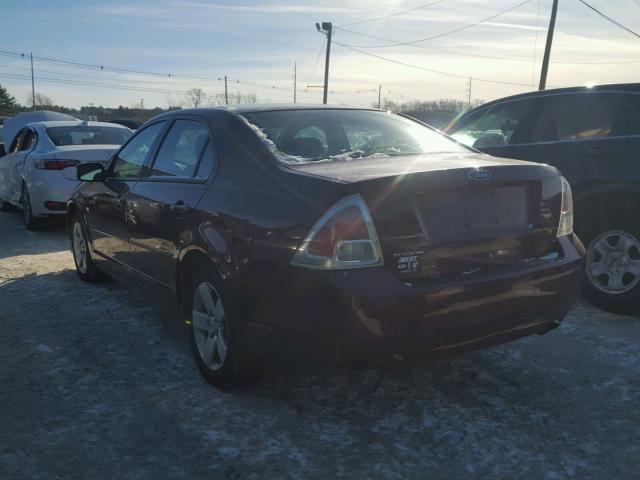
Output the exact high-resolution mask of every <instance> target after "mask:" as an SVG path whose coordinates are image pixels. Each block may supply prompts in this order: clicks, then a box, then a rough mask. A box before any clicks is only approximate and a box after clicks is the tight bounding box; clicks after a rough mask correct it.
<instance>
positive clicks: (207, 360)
mask: <svg viewBox="0 0 640 480" xmlns="http://www.w3.org/2000/svg"><path fill="white" fill-rule="evenodd" d="M191 326H192V328H193V335H194V338H195V342H196V346H197V349H198V354H199V355H200V358H201V359H202V361H203V363H204V364H205V365H206V366H207V368H209V369H211V370H219V369H221V368H222V366H223V365H224V362H225V359H226V358H227V350H228V340H227V331H226V320H225V312H224V306H223V304H222V299H221V298H220V294H219V293H218V291H217V290H216V289H215V288H214V287H213V285H211V284H210V283H209V282H202V283H200V285H198V287H197V288H196V290H195V293H194V296H193V310H192V316H191Z"/></svg>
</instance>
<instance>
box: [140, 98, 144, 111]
mask: <svg viewBox="0 0 640 480" xmlns="http://www.w3.org/2000/svg"><path fill="white" fill-rule="evenodd" d="M140 110H144V98H141V99H140Z"/></svg>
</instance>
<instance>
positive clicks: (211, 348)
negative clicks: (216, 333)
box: [202, 336, 217, 367]
mask: <svg viewBox="0 0 640 480" xmlns="http://www.w3.org/2000/svg"><path fill="white" fill-rule="evenodd" d="M216 345H217V342H216V340H215V337H214V338H211V337H210V336H209V337H207V339H206V340H205V342H204V351H203V352H202V360H204V363H205V364H206V365H207V366H209V367H211V366H213V365H214V364H215V358H214V357H215V351H216Z"/></svg>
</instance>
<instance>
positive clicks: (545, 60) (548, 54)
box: [538, 0, 558, 90]
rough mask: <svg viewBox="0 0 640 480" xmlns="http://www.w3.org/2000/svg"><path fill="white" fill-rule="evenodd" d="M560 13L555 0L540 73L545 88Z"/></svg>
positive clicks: (541, 85) (542, 87)
mask: <svg viewBox="0 0 640 480" xmlns="http://www.w3.org/2000/svg"><path fill="white" fill-rule="evenodd" d="M557 13H558V0H553V6H552V7H551V19H550V20H549V30H548V31H547V45H546V46H545V47H544V58H543V59H542V72H541V73H540V87H539V88H538V90H544V89H545V88H546V86H547V72H548V71H549V57H551V44H552V43H553V31H554V30H555V28H556V14H557Z"/></svg>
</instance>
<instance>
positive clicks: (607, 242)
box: [583, 222, 640, 314]
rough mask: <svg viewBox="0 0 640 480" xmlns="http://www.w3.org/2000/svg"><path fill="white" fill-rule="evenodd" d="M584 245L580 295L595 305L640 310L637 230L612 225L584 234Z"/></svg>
mask: <svg viewBox="0 0 640 480" xmlns="http://www.w3.org/2000/svg"><path fill="white" fill-rule="evenodd" d="M583 238H584V240H585V244H586V245H587V256H586V274H585V278H584V288H583V293H584V295H585V297H586V298H587V299H588V300H589V301H590V302H591V303H593V304H594V305H596V306H598V307H600V308H602V309H604V310H608V311H610V312H615V313H623V314H629V313H634V312H636V311H638V308H639V307H640V228H638V227H634V226H633V222H611V223H610V224H608V225H606V226H605V225H601V226H599V227H596V228H592V229H589V231H587V232H586V233H584V234H583Z"/></svg>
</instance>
